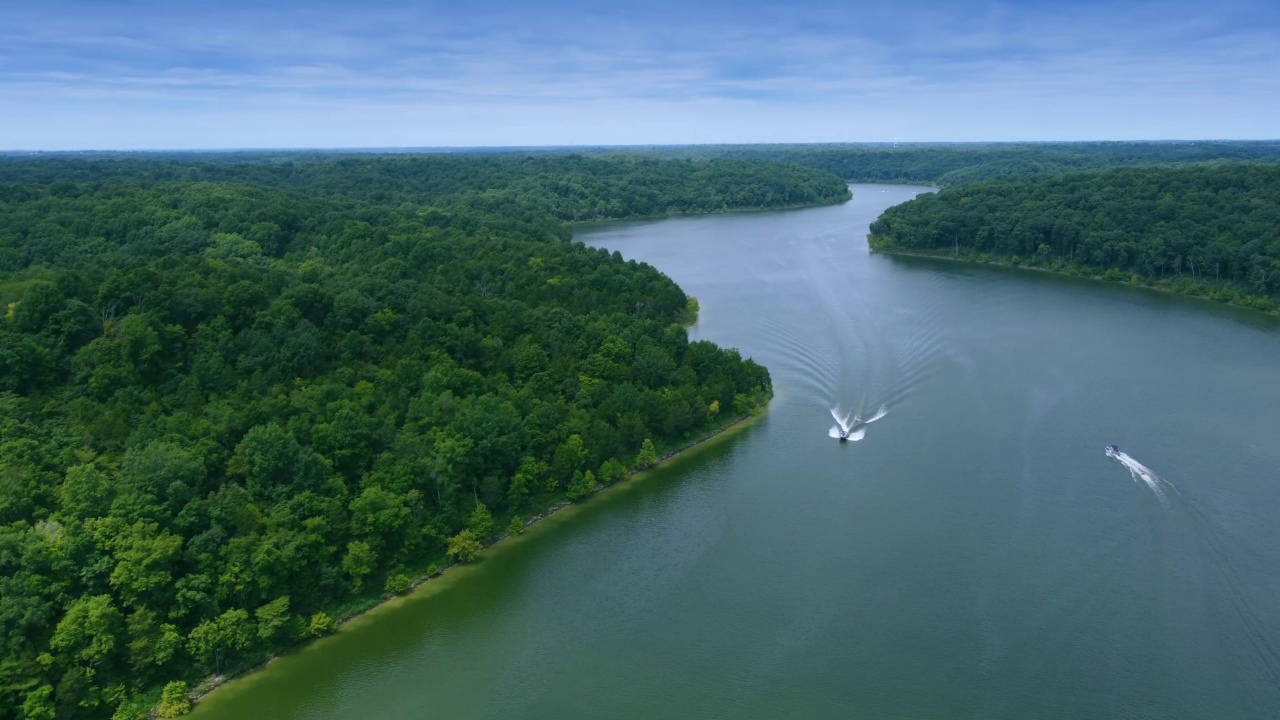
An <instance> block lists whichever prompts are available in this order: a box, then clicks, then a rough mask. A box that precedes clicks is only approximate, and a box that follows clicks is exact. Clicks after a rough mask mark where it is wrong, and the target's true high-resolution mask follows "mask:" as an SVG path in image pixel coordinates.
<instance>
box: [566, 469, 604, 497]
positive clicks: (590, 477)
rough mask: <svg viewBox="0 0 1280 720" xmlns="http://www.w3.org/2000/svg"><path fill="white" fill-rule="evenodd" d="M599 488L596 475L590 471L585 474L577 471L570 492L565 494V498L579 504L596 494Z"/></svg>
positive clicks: (570, 483)
mask: <svg viewBox="0 0 1280 720" xmlns="http://www.w3.org/2000/svg"><path fill="white" fill-rule="evenodd" d="M597 486H598V483H597V482H596V476H595V473H593V472H591V471H590V470H588V471H586V472H585V473H584V472H582V471H581V470H575V471H574V473H573V480H571V481H570V482H569V490H568V491H567V492H566V493H565V497H567V498H569V499H570V500H573V501H575V502H577V501H578V500H581V499H582V498H584V497H586V496H588V495H590V494H591V493H593V492H595V491H596V487H597Z"/></svg>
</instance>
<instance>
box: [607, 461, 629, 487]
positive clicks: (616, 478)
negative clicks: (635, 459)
mask: <svg viewBox="0 0 1280 720" xmlns="http://www.w3.org/2000/svg"><path fill="white" fill-rule="evenodd" d="M630 475H631V473H629V472H627V466H626V465H623V464H622V462H621V461H619V460H618V459H617V458H609V459H608V460H605V461H604V464H602V465H601V466H600V482H601V483H603V484H605V485H612V484H614V483H616V482H621V481H623V480H626V479H627V478H628V477H629V476H630Z"/></svg>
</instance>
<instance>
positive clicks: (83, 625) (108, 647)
mask: <svg viewBox="0 0 1280 720" xmlns="http://www.w3.org/2000/svg"><path fill="white" fill-rule="evenodd" d="M122 629H123V617H122V616H121V614H120V611H119V610H117V609H116V607H115V606H114V605H112V603H111V596H109V595H94V596H92V597H82V598H80V599H79V600H76V601H74V602H72V603H71V605H70V606H68V607H67V614H66V615H64V616H63V617H62V620H60V621H58V626H57V627H56V628H54V631H53V637H52V638H51V639H50V640H49V646H50V647H52V648H53V649H55V650H58V651H60V652H62V653H65V654H66V655H68V656H69V657H72V658H74V659H76V660H78V661H80V662H84V663H87V664H89V665H96V664H98V663H100V662H102V661H103V660H105V659H107V657H108V656H110V655H111V654H112V653H113V652H114V651H115V648H116V645H117V642H118V639H119V637H120V634H121V630H122Z"/></svg>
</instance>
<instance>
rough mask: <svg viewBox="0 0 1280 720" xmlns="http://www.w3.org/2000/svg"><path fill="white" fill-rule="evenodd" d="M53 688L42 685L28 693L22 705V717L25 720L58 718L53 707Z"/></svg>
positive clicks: (52, 719)
mask: <svg viewBox="0 0 1280 720" xmlns="http://www.w3.org/2000/svg"><path fill="white" fill-rule="evenodd" d="M52 696H53V687H52V686H50V685H41V686H40V687H38V688H36V689H35V690H32V691H31V692H29V693H27V699H26V700H24V701H23V703H22V717H23V718H24V719H25V720H54V718H56V717H57V716H58V712H57V710H56V709H55V708H54V706H53V700H52Z"/></svg>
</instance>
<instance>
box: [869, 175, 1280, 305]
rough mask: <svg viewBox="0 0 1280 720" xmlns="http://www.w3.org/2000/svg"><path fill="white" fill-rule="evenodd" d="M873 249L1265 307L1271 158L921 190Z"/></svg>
mask: <svg viewBox="0 0 1280 720" xmlns="http://www.w3.org/2000/svg"><path fill="white" fill-rule="evenodd" d="M871 246H872V248H873V249H876V250H885V251H895V250H896V251H904V250H905V251H913V252H926V253H935V254H944V255H948V256H951V255H955V256H960V257H965V258H969V259H999V260H1008V261H1011V262H1013V263H1014V264H1030V265H1036V266H1040V267H1048V268H1052V269H1056V270H1062V271H1065V272H1069V273H1073V274H1080V273H1085V274H1102V275H1103V276H1104V277H1106V278H1108V279H1114V280H1129V281H1131V282H1138V283H1144V284H1152V285H1160V286H1163V287H1167V288H1169V289H1173V290H1176V291H1179V292H1183V293H1189V294H1197V295H1204V296H1206V297H1212V298H1215V299H1219V300H1226V301H1230V302H1234V303H1237V304H1241V305H1247V306H1250V307H1255V308H1259V309H1264V310H1274V309H1275V308H1276V300H1277V298H1280V165H1273V164H1223V165H1216V166H1194V167H1186V168H1142V169H1122V170H1112V171H1107V172H1097V173H1076V174H1069V175H1062V176H1056V177H1046V178H1025V179H1016V180H1000V181H992V182H986V183H976V184H971V185H965V186H962V187H957V188H946V189H943V190H942V191H941V192H938V193H936V194H928V195H921V196H919V197H917V198H916V199H915V200H912V201H911V202H908V203H904V204H902V205H899V206H897V207H893V208H890V209H889V210H887V211H886V212H885V213H884V215H882V216H881V217H880V219H878V220H877V221H876V222H875V223H873V224H872V225H871Z"/></svg>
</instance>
